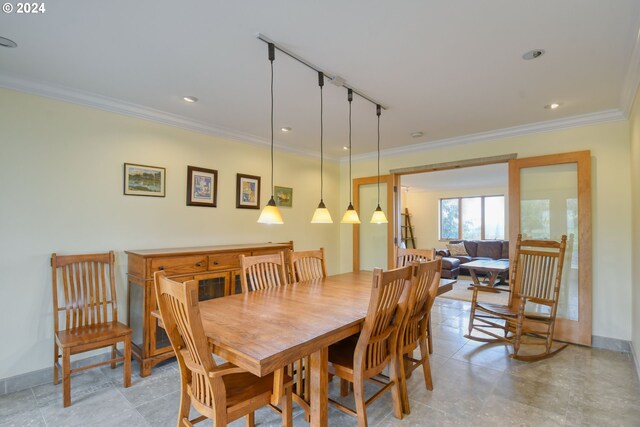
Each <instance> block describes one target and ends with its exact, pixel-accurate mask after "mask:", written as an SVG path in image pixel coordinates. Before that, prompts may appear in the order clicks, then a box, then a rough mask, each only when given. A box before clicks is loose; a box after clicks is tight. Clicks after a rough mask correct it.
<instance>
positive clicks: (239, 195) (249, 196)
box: [236, 173, 260, 209]
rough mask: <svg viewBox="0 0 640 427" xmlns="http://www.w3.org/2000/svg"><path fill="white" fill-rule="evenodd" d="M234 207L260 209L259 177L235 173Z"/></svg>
mask: <svg viewBox="0 0 640 427" xmlns="http://www.w3.org/2000/svg"><path fill="white" fill-rule="evenodd" d="M236 208H239V209H260V177H259V176H255V175H245V174H242V173H239V174H237V175H236Z"/></svg>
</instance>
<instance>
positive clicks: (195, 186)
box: [187, 166, 218, 208]
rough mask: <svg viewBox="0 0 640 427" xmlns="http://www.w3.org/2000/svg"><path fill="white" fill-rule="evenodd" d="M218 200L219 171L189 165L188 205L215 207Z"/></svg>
mask: <svg viewBox="0 0 640 427" xmlns="http://www.w3.org/2000/svg"><path fill="white" fill-rule="evenodd" d="M217 200H218V171H216V170H213V169H204V168H197V167H195V166H187V206H206V207H210V208H215V207H216V206H217Z"/></svg>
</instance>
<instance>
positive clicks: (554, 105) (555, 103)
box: [544, 102, 560, 110]
mask: <svg viewBox="0 0 640 427" xmlns="http://www.w3.org/2000/svg"><path fill="white" fill-rule="evenodd" d="M559 106H560V104H558V103H557V102H553V103H551V104H547V105H545V106H544V108H546V109H547V110H555V109H556V108H558V107H559Z"/></svg>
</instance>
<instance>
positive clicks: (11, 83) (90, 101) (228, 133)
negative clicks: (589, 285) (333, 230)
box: [0, 74, 339, 161]
mask: <svg viewBox="0 0 640 427" xmlns="http://www.w3.org/2000/svg"><path fill="white" fill-rule="evenodd" d="M0 87H3V88H6V89H11V90H15V91H18V92H25V93H29V94H31V95H37V96H42V97H45V98H52V99H55V100H58V101H64V102H69V103H72V104H78V105H83V106H87V107H91V108H96V109H99V110H103V111H108V112H110V113H116V114H122V115H125V116H129V117H135V118H138V119H143V120H150V121H153V122H157V123H162V124H165V125H169V126H173V127H178V128H182V129H186V130H191V131H195V132H199V133H204V134H206V135H212V136H216V137H220V138H224V139H228V140H232V141H239V142H245V143H251V144H256V145H262V146H270V145H271V142H270V141H269V140H267V139H264V138H261V137H259V136H256V135H252V134H249V133H243V132H238V131H235V130H230V129H226V128H223V127H217V126H211V125H209V124H207V123H204V122H200V121H197V120H192V119H189V118H187V117H184V116H180V115H177V114H171V113H166V112H164V111H160V110H155V109H153V108H148V107H144V106H142V105H138V104H134V103H129V102H125V101H121V100H118V99H114V98H110V97H107V96H103V95H98V94H95V93H91V92H84V91H79V90H75V89H70V88H68V87H63V86H55V85H50V84H45V83H41V82H35V81H30V80H24V79H18V78H15V77H10V76H7V75H3V74H0ZM274 147H275V148H277V149H278V150H281V151H287V152H290V153H294V154H298V155H301V156H306V157H312V158H320V155H319V154H318V153H316V152H312V151H308V150H301V149H299V148H292V147H290V146H286V145H284V144H282V143H279V142H274ZM325 160H333V161H337V160H339V159H338V158H337V157H332V156H327V155H325Z"/></svg>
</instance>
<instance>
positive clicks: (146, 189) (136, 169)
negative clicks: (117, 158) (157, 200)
mask: <svg viewBox="0 0 640 427" xmlns="http://www.w3.org/2000/svg"><path fill="white" fill-rule="evenodd" d="M165 172H166V169H165V168H161V167H157V166H146V165H136V164H134V163H125V164H124V194H125V195H127V196H151V197H164V186H165V179H166V178H165Z"/></svg>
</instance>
